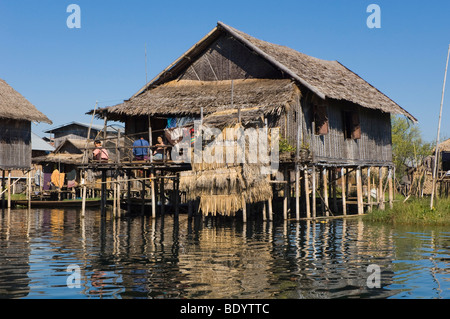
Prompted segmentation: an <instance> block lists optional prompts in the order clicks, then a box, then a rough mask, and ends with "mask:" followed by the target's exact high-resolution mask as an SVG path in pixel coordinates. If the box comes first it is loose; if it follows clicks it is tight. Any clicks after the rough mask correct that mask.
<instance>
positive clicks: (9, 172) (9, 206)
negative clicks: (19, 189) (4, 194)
mask: <svg viewBox="0 0 450 319" xmlns="http://www.w3.org/2000/svg"><path fill="white" fill-rule="evenodd" d="M41 184H42V181H41ZM7 187H8V205H7V207H8V208H11V171H8V185H7Z"/></svg>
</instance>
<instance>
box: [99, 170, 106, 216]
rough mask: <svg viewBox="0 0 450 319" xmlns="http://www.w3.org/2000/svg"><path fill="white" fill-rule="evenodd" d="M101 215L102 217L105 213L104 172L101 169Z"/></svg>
mask: <svg viewBox="0 0 450 319" xmlns="http://www.w3.org/2000/svg"><path fill="white" fill-rule="evenodd" d="M101 190H102V191H101V194H100V198H101V206H102V207H101V214H102V216H103V215H104V214H105V212H106V170H104V169H102V188H101Z"/></svg>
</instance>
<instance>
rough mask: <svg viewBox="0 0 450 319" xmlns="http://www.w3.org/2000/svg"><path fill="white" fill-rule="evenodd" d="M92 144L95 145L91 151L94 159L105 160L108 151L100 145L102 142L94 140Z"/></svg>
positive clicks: (107, 156) (107, 157)
mask: <svg viewBox="0 0 450 319" xmlns="http://www.w3.org/2000/svg"><path fill="white" fill-rule="evenodd" d="M94 145H95V149H94V152H93V157H94V161H99V162H107V161H108V159H109V154H108V151H107V150H106V149H104V148H103V147H102V142H101V141H99V140H96V141H95V142H94Z"/></svg>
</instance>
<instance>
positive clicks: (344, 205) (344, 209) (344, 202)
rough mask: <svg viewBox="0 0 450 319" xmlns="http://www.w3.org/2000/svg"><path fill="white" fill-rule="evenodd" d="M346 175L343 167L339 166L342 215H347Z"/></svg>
mask: <svg viewBox="0 0 450 319" xmlns="http://www.w3.org/2000/svg"><path fill="white" fill-rule="evenodd" d="M346 180H347V177H346V175H345V169H344V168H341V188H342V214H343V215H344V216H346V215H347V200H346V195H347V187H346V186H347V183H346Z"/></svg>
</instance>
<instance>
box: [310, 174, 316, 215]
mask: <svg viewBox="0 0 450 319" xmlns="http://www.w3.org/2000/svg"><path fill="white" fill-rule="evenodd" d="M311 175H312V176H311V178H312V199H311V201H312V218H314V219H315V218H316V217H317V211H316V204H317V203H316V202H317V201H316V167H315V166H314V165H313V167H312V174H311Z"/></svg>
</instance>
